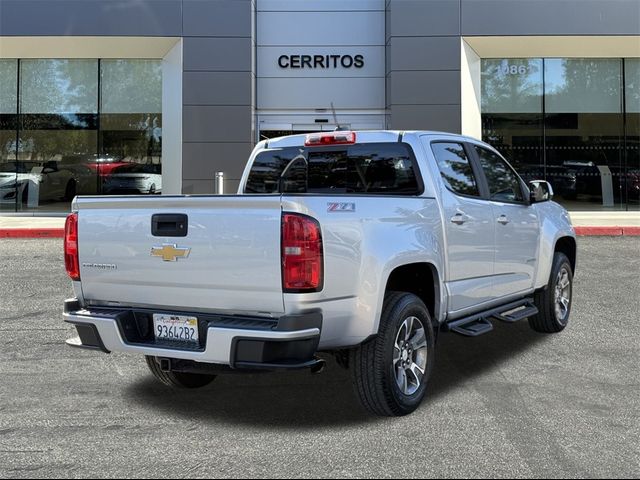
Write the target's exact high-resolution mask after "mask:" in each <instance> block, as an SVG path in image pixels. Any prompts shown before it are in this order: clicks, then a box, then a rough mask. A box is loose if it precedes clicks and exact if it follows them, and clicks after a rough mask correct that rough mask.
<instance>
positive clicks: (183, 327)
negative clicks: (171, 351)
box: [153, 314, 200, 344]
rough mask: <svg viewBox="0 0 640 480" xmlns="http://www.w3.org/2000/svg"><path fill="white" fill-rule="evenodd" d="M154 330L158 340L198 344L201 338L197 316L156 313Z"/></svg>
mask: <svg viewBox="0 0 640 480" xmlns="http://www.w3.org/2000/svg"><path fill="white" fill-rule="evenodd" d="M153 330H154V332H155V335H156V340H163V341H169V342H178V343H189V344H197V343H198V342H199V340H200V339H199V332H198V319H197V318H196V317H181V316H177V315H160V314H155V315H154V316H153Z"/></svg>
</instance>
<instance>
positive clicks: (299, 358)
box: [63, 299, 322, 369]
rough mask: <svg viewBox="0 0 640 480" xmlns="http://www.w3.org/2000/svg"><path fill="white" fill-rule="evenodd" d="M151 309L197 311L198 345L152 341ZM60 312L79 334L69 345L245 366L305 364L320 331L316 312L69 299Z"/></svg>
mask: <svg viewBox="0 0 640 480" xmlns="http://www.w3.org/2000/svg"><path fill="white" fill-rule="evenodd" d="M152 313H171V314H179V315H185V314H188V315H192V316H197V317H198V319H199V323H200V337H201V338H200V340H201V343H200V345H199V346H198V347H184V348H182V347H177V346H173V345H166V344H158V343H157V342H156V341H155V338H154V337H153V328H149V325H148V323H149V322H150V321H151V320H150V319H151V318H152ZM63 316H64V320H65V322H67V323H70V324H72V325H74V326H75V327H76V329H77V331H78V335H79V338H76V339H73V340H70V341H68V342H67V343H68V344H69V345H71V346H74V347H79V348H85V349H90V350H98V351H102V352H104V353H111V352H123V353H135V354H139V355H146V356H152V357H159V358H169V359H176V360H187V361H192V362H197V363H207V364H217V365H225V366H230V367H232V368H249V369H281V368H292V369H293V368H305V367H308V366H309V365H311V364H313V361H314V356H315V354H316V351H317V349H318V344H319V342H320V332H321V330H322V314H321V313H320V312H319V311H311V312H308V313H304V314H301V315H287V316H283V317H280V318H276V319H272V318H268V319H265V318H261V317H240V316H231V315H229V316H226V315H225V316H221V315H210V314H206V315H205V314H193V313H191V314H189V313H188V312H166V311H157V312H156V311H153V312H152V311H148V310H142V309H135V310H130V309H111V308H90V309H88V308H82V307H81V306H80V304H79V302H78V301H77V300H75V299H72V300H67V301H66V302H65V306H64V314H63Z"/></svg>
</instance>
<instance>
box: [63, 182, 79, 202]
mask: <svg viewBox="0 0 640 480" xmlns="http://www.w3.org/2000/svg"><path fill="white" fill-rule="evenodd" d="M76 191H77V186H76V181H75V180H69V182H68V183H67V188H65V190H64V200H65V201H67V202H70V201H71V200H73V199H74V198H75V196H76Z"/></svg>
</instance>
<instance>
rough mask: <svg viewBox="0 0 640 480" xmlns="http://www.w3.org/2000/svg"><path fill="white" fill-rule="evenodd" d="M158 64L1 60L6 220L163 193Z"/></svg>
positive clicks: (0, 152) (0, 150) (0, 196)
mask: <svg viewBox="0 0 640 480" xmlns="http://www.w3.org/2000/svg"><path fill="white" fill-rule="evenodd" d="M161 107H162V72H161V61H159V60H83V59H73V60H70V59H47V60H37V59H34V60H31V59H29V60H0V211H11V212H13V211H21V210H38V211H68V210H69V207H70V201H71V199H72V198H73V197H74V196H75V195H91V194H157V193H160V192H161V190H162V175H161V150H162V113H161V112H162V108H161Z"/></svg>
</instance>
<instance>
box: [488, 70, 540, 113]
mask: <svg viewBox="0 0 640 480" xmlns="http://www.w3.org/2000/svg"><path fill="white" fill-rule="evenodd" d="M482 111H483V112H497V113H511V112H518V113H522V112H541V111H542V60H541V59H505V60H483V61H482Z"/></svg>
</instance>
